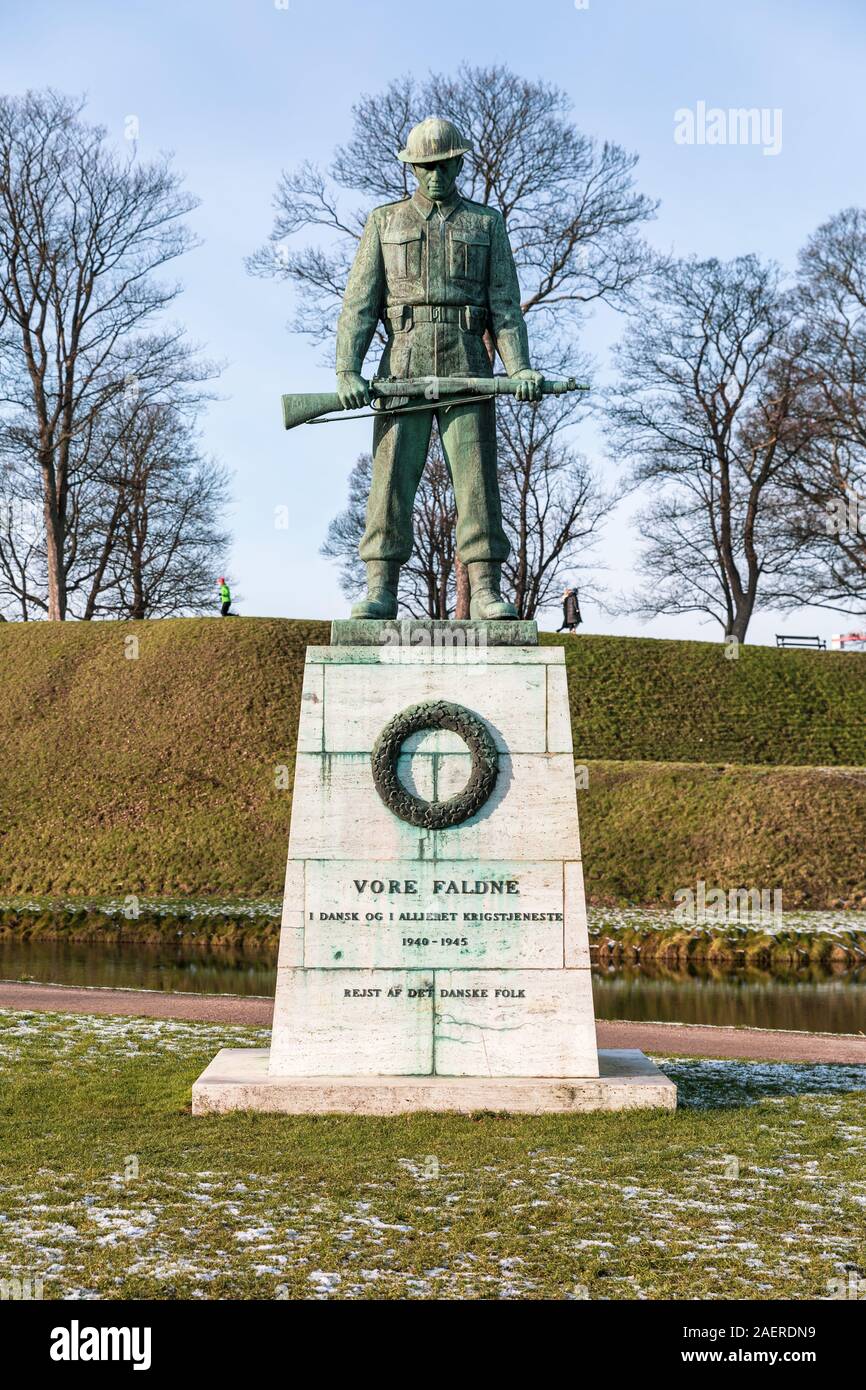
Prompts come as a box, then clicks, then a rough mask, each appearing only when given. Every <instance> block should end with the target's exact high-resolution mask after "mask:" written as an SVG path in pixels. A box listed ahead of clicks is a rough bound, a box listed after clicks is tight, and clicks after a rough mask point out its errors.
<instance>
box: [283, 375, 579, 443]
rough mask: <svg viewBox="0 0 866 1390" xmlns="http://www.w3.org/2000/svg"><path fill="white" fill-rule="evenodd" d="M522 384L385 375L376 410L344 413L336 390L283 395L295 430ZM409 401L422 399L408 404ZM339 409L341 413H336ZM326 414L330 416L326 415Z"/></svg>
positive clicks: (555, 391)
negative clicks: (299, 427) (300, 426)
mask: <svg viewBox="0 0 866 1390" xmlns="http://www.w3.org/2000/svg"><path fill="white" fill-rule="evenodd" d="M520 385H521V379H520V378H519V377H514V376H419V377H412V378H411V379H410V378H402V379H401V378H399V377H382V378H380V379H379V380H374V381H371V382H370V394H371V395H372V397H373V409H372V410H369V411H350V412H348V413H344V412H343V407H342V406H341V405H340V397H339V396H338V395H337V392H336V391H319V392H309V393H307V394H305V395H297V396H283V398H282V401H283V424H284V425H285V427H286V429H287V430H293V429H294V428H295V426H296V425H316V424H322V425H326V424H332V423H334V421H339V420H363V419H368V418H370V417H371V416H381V415H385V414H387V415H405V414H407V413H408V412H409V411H413V410H438V409H439V408H440V407H444V408H445V409H447V408H448V407H449V406H452V405H467V404H468V403H469V402H471V401H479V400H484V398H485V397H487V396H513V395H514V394H515V393H516V391H517V388H518V386H520ZM541 390H542V394H543V395H545V396H563V395H565V393H566V392H567V391H588V390H589V387H588V386H584V385H582V384H581V383H579V382H577V381H575V379H574V377H571V376H570V377H568V378H567V379H566V380H565V381H544V382H543V383H542V387H541ZM407 401H417V402H418V403H417V404H416V405H407V404H406V402H407ZM336 411H340V412H341V413H340V414H334V412H336ZM324 416H327V417H328V418H327V419H324V418H323V417H324Z"/></svg>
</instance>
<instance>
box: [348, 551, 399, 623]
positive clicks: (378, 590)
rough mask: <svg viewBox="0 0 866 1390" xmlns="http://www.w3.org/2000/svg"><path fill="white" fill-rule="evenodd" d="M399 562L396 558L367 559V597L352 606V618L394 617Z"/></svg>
mask: <svg viewBox="0 0 866 1390" xmlns="http://www.w3.org/2000/svg"><path fill="white" fill-rule="evenodd" d="M399 579H400V564H399V561H397V560H368V561H367V597H366V598H362V599H360V600H359V601H358V602H357V603H356V604H355V605H354V606H353V608H352V617H353V618H396V616H397V584H398V582H399Z"/></svg>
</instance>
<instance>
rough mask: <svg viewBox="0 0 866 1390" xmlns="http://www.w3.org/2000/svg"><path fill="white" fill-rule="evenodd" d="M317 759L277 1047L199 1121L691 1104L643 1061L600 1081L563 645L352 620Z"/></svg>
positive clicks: (313, 681) (331, 674) (337, 631)
mask: <svg viewBox="0 0 866 1390" xmlns="http://www.w3.org/2000/svg"><path fill="white" fill-rule="evenodd" d="M297 747H298V751H297V762H296V768H295V785H294V799H293V805H292V821H291V831H290V836H289V857H288V866H287V872H286V885H285V898H284V906H283V918H282V931H281V936H280V953H279V962H278V970H277V989H276V999H275V1009H274V1023H273V1035H272V1042H271V1048H270V1051H269V1054H262V1053H254V1052H253V1053H249V1054H243V1053H239V1052H237V1051H225V1052H222V1053H220V1054H219V1056H218V1057H217V1058H216V1059H215V1061H214V1062H213V1063H211V1066H210V1067H209V1068H208V1069H207V1071H206V1072H205V1073H204V1074H203V1075H202V1076H201V1077H200V1078H199V1080H198V1081H197V1082H196V1084H195V1086H194V1088H193V1110H194V1113H203V1112H205V1111H213V1110H223V1109H234V1108H240V1107H251V1108H262V1109H267V1110H283V1111H287V1112H308V1111H315V1110H317V1109H320V1110H322V1111H328V1110H346V1111H354V1112H367V1113H375V1114H387V1113H394V1112H396V1111H399V1110H404V1109H406V1110H408V1109H430V1110H448V1109H455V1110H467V1109H497V1110H499V1109H501V1110H511V1109H513V1110H517V1111H530V1112H535V1111H543V1110H560V1109H561V1110H575V1109H577V1110H584V1109H592V1108H601V1109H610V1108H620V1107H621V1106H629V1107H632V1106H635V1105H666V1106H670V1105H673V1104H675V1097H676V1091H675V1088H674V1087H673V1086H672V1084H671V1083H670V1082H668V1081H667V1079H666V1078H665V1077H663V1076H662V1074H661V1073H660V1072H658V1070H657V1068H655V1067H654V1066H653V1065H652V1063H649V1062H648V1061H647V1059H646V1058H644V1057H642V1054H639V1053H622V1054H607V1056H606V1058H605V1059H604V1066H603V1067H602V1068H601V1069H600V1068H599V1056H598V1052H597V1048H596V1037H595V1019H594V1013H593V1004H592V987H591V978H590V961H589V945H588V939H587V928H586V908H585V899H584V889H583V875H582V869H581V859H580V840H579V833H578V818H577V799H576V794H575V779H574V764H573V754H572V744H571V721H570V717H569V707H568V690H567V684H566V673H565V665H564V654H563V651H562V649H561V648H559V647H539V646H538V645H537V634H536V630H535V624H534V623H486V624H485V623H465V624H451V623H429V622H428V623H419V622H405V623H399V622H394V623H372V622H357V621H348V622H345V623H340V622H337V623H334V625H333V629H332V641H331V645H330V646H328V647H310V648H308V650H307V658H306V667H305V673H304V686H303V694H302V700H301V716H300V725H299V730H298V745H297ZM407 793H408V795H407Z"/></svg>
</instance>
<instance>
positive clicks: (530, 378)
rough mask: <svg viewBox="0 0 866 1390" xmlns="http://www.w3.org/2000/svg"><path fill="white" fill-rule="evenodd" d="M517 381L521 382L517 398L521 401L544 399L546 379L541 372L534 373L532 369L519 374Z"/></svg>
mask: <svg viewBox="0 0 866 1390" xmlns="http://www.w3.org/2000/svg"><path fill="white" fill-rule="evenodd" d="M517 380H518V381H519V382H520V385H519V386H518V388H517V390H516V391H515V393H514V394H515V396H516V398H517V400H519V401H540V400H541V397H542V389H541V388H542V387H543V386H544V377H543V376H542V375H541V372H534V371H533V370H532V368H531V367H527V368H525V370H524V371H522V372H518V373H517Z"/></svg>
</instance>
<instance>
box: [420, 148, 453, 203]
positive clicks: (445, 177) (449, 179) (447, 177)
mask: <svg viewBox="0 0 866 1390" xmlns="http://www.w3.org/2000/svg"><path fill="white" fill-rule="evenodd" d="M412 168H413V169H414V171H415V177H416V179H417V180H418V185H419V187H420V189H421V192H422V193H426V194H427V197H428V198H432V199H433V201H434V203H438V202H440V201H441V200H442V199H443V198H447V197H448V195H449V194H450V192H451V190H452V189H453V187H454V185H455V183H456V182H457V175H458V174H459V173H460V170H461V169H462V168H463V156H462V154H458V155H455V156H454V157H453V159H443V160H440V161H438V162H437V163H435V164H413V165H412Z"/></svg>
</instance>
